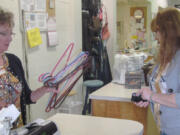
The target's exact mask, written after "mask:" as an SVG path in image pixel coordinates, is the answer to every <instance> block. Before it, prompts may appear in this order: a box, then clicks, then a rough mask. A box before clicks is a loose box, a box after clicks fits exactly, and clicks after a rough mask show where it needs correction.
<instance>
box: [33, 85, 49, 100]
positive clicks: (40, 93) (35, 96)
mask: <svg viewBox="0 0 180 135" xmlns="http://www.w3.org/2000/svg"><path fill="white" fill-rule="evenodd" d="M45 93H47V90H46V88H45V87H44V86H42V87H40V88H38V89H36V90H35V91H32V93H31V101H32V102H36V101H37V100H38V99H40V98H41V97H42V96H43V95H44V94H45Z"/></svg>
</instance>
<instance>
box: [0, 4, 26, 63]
mask: <svg viewBox="0 0 180 135" xmlns="http://www.w3.org/2000/svg"><path fill="white" fill-rule="evenodd" d="M0 7H2V8H4V9H7V10H9V11H11V12H13V13H14V20H17V21H16V22H15V27H14V29H13V32H14V33H16V35H15V37H14V38H13V41H12V42H11V45H10V47H9V51H8V52H11V53H15V54H16V55H17V56H18V57H19V58H20V59H21V60H23V53H22V52H23V49H22V36H21V32H20V25H19V24H20V22H19V3H18V0H1V4H0Z"/></svg>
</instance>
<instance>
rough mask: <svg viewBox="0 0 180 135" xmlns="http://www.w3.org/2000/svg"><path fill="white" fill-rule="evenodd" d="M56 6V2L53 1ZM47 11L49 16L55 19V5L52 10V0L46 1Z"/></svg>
mask: <svg viewBox="0 0 180 135" xmlns="http://www.w3.org/2000/svg"><path fill="white" fill-rule="evenodd" d="M51 1H53V3H54V4H55V0H51ZM46 5H47V6H46V11H47V13H48V16H51V17H54V16H55V5H54V8H50V0H46Z"/></svg>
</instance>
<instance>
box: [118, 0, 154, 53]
mask: <svg viewBox="0 0 180 135" xmlns="http://www.w3.org/2000/svg"><path fill="white" fill-rule="evenodd" d="M131 7H147V20H146V22H147V23H146V34H145V35H146V43H147V44H146V46H147V47H148V48H149V47H150V46H151V40H150V39H151V33H150V22H151V12H150V11H151V5H150V2H143V1H142V2H133V1H132V2H122V1H120V0H119V1H118V2H117V22H121V23H120V25H121V26H120V29H119V28H118V29H119V30H118V32H117V33H118V35H117V46H118V48H117V49H118V50H116V51H119V50H120V49H124V46H125V44H126V43H127V45H130V44H131V41H132V39H131V38H130V37H131V35H130V34H131V31H130V30H131V20H130V8H131Z"/></svg>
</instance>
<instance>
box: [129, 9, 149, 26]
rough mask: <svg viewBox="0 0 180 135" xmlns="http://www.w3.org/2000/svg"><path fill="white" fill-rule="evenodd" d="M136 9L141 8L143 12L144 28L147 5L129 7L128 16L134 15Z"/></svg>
mask: <svg viewBox="0 0 180 135" xmlns="http://www.w3.org/2000/svg"><path fill="white" fill-rule="evenodd" d="M136 10H141V11H142V12H143V18H144V28H146V26H147V7H131V8H130V16H134V12H135V11H136Z"/></svg>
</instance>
